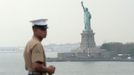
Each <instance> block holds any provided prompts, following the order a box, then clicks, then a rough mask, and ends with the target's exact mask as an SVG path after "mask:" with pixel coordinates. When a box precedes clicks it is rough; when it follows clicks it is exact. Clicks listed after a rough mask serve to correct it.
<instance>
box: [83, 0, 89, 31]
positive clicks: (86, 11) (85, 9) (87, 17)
mask: <svg viewBox="0 0 134 75" xmlns="http://www.w3.org/2000/svg"><path fill="white" fill-rule="evenodd" d="M81 5H82V8H83V10H84V24H85V28H84V31H89V30H90V29H91V27H90V19H91V14H90V12H89V11H88V8H86V7H84V5H83V1H81Z"/></svg>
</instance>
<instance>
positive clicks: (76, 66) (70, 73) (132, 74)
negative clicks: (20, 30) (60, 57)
mask: <svg viewBox="0 0 134 75" xmlns="http://www.w3.org/2000/svg"><path fill="white" fill-rule="evenodd" d="M47 64H48V65H55V66H56V72H55V74H54V75H134V62H119V61H118V62H116V61H113V62H111V61H88V62H82V61H81V62H70V61H68V62H47ZM0 75H27V71H25V69H24V60H23V54H22V53H0Z"/></svg>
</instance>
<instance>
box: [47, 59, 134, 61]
mask: <svg viewBox="0 0 134 75" xmlns="http://www.w3.org/2000/svg"><path fill="white" fill-rule="evenodd" d="M65 61H69V62H81V61H82V62H88V61H119V62H134V60H132V59H131V60H128V59H120V60H119V59H118V60H116V59H103V60H102V59H58V58H47V62H65Z"/></svg>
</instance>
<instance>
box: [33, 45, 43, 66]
mask: <svg viewBox="0 0 134 75" xmlns="http://www.w3.org/2000/svg"><path fill="white" fill-rule="evenodd" d="M37 61H41V62H44V50H43V47H42V45H41V44H37V45H35V46H34V48H33V49H32V63H34V62H37Z"/></svg>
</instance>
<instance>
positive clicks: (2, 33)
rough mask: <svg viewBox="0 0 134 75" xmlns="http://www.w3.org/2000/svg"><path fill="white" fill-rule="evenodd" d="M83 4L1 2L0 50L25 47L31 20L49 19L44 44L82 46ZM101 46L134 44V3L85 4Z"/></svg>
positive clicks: (66, 0)
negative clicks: (118, 43)
mask: <svg viewBox="0 0 134 75" xmlns="http://www.w3.org/2000/svg"><path fill="white" fill-rule="evenodd" d="M80 2H81V0H0V47H2V46H25V44H26V42H27V41H28V40H29V39H30V38H31V36H32V30H31V25H32V24H31V23H30V22H29V21H30V20H33V19H38V18H48V25H49V29H48V36H47V38H46V39H45V40H43V43H44V44H51V43H57V44H61V43H62V44H63V43H78V42H80V41H81V35H80V34H81V33H82V30H83V28H84V23H83V10H82V7H81V4H80ZM85 5H86V6H87V7H88V8H89V10H90V12H91V14H92V20H91V24H92V25H91V27H92V29H93V31H94V33H95V41H96V44H97V45H101V44H102V43H104V42H111V41H113V42H123V43H126V42H134V0H85Z"/></svg>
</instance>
